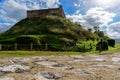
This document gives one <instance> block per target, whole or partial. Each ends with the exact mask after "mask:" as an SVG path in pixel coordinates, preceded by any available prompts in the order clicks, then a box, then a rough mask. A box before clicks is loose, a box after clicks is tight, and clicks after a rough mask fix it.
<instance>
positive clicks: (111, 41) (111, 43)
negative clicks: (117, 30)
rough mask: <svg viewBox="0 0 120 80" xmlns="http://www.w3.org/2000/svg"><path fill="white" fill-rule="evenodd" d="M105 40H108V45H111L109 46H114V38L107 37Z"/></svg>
mask: <svg viewBox="0 0 120 80" xmlns="http://www.w3.org/2000/svg"><path fill="white" fill-rule="evenodd" d="M107 42H108V45H109V46H111V47H114V46H115V40H114V39H108V40H107Z"/></svg>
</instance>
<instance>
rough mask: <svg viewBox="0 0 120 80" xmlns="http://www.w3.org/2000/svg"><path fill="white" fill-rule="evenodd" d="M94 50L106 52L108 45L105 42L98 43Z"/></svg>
mask: <svg viewBox="0 0 120 80" xmlns="http://www.w3.org/2000/svg"><path fill="white" fill-rule="evenodd" d="M96 50H99V51H103V50H108V43H107V41H102V40H101V41H100V42H98V43H97V45H96Z"/></svg>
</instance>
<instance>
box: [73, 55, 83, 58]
mask: <svg viewBox="0 0 120 80" xmlns="http://www.w3.org/2000/svg"><path fill="white" fill-rule="evenodd" d="M71 57H73V58H74V59H84V57H83V56H81V55H76V56H71Z"/></svg>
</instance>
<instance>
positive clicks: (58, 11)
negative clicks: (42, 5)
mask: <svg viewBox="0 0 120 80" xmlns="http://www.w3.org/2000/svg"><path fill="white" fill-rule="evenodd" d="M48 15H55V16H60V17H63V18H65V14H64V10H63V8H62V6H60V7H58V8H51V9H41V10H28V11H27V18H33V17H42V16H48Z"/></svg>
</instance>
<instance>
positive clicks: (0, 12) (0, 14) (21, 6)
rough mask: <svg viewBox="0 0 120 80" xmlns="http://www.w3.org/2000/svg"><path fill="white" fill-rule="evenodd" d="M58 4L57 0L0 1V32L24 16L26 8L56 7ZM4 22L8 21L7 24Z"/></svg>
mask: <svg viewBox="0 0 120 80" xmlns="http://www.w3.org/2000/svg"><path fill="white" fill-rule="evenodd" d="M59 4H60V2H59V0H5V1H3V2H0V24H1V25H0V32H1V31H4V30H5V29H7V27H8V26H12V25H13V24H15V23H16V22H18V21H20V20H21V19H23V18H26V11H27V10H33V9H41V8H53V7H58V5H59ZM4 23H9V25H7V24H4Z"/></svg>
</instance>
